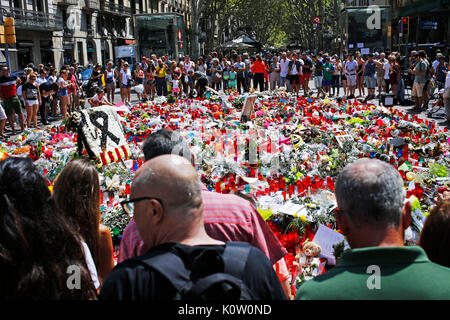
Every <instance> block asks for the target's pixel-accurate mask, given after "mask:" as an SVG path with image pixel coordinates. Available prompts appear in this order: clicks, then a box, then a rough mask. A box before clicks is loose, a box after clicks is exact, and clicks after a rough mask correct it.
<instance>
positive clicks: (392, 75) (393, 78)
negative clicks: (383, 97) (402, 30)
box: [388, 55, 401, 95]
mask: <svg viewBox="0 0 450 320" xmlns="http://www.w3.org/2000/svg"><path fill="white" fill-rule="evenodd" d="M388 61H389V63H390V64H391V66H390V68H389V84H390V85H391V88H392V93H393V94H394V95H395V94H397V85H398V82H399V80H400V74H401V67H400V65H399V64H398V63H397V59H396V58H395V55H390V56H389V57H388Z"/></svg>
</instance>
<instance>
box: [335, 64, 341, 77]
mask: <svg viewBox="0 0 450 320" xmlns="http://www.w3.org/2000/svg"><path fill="white" fill-rule="evenodd" d="M333 66H334V69H333V76H338V75H340V74H341V71H340V70H339V69H341V68H342V64H341V63H340V62H339V63H338V64H337V65H335V64H334V63H333Z"/></svg>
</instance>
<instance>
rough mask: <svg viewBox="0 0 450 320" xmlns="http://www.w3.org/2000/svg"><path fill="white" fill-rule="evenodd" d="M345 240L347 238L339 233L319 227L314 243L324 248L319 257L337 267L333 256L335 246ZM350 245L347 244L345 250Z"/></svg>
mask: <svg viewBox="0 0 450 320" xmlns="http://www.w3.org/2000/svg"><path fill="white" fill-rule="evenodd" d="M343 240H345V237H344V236H343V235H342V234H340V233H339V232H336V231H334V230H333V229H330V228H328V227H326V226H324V225H319V229H318V230H317V232H316V234H315V236H314V239H313V242H314V243H316V244H318V245H319V246H320V247H321V248H322V252H321V253H320V255H319V257H321V258H327V260H328V264H330V265H335V264H336V258H335V257H334V255H333V252H334V249H333V245H335V244H337V243H339V242H341V241H343ZM348 247H349V246H348V243H346V246H345V248H348Z"/></svg>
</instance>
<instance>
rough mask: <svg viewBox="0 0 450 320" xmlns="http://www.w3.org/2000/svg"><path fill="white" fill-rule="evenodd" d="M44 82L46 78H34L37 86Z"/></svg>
mask: <svg viewBox="0 0 450 320" xmlns="http://www.w3.org/2000/svg"><path fill="white" fill-rule="evenodd" d="M45 82H47V79H42V78H41V77H38V78H37V79H36V84H37V85H38V86H40V85H41V84H43V83H45Z"/></svg>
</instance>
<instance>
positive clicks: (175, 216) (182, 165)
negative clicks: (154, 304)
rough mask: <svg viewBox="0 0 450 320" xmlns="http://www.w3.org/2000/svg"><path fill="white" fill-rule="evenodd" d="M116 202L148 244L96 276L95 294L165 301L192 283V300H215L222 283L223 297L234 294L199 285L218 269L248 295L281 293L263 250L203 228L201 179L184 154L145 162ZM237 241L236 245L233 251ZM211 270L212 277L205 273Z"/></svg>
mask: <svg viewBox="0 0 450 320" xmlns="http://www.w3.org/2000/svg"><path fill="white" fill-rule="evenodd" d="M122 206H123V209H124V210H125V212H127V213H128V214H131V215H133V217H134V220H135V222H136V226H137V229H138V231H139V234H140V236H141V237H142V239H143V241H144V243H145V245H146V246H147V247H148V248H150V249H149V251H148V252H147V253H146V254H144V255H142V256H139V257H136V258H132V259H129V260H127V261H124V262H122V263H120V264H118V265H117V266H116V267H115V268H114V269H113V270H112V271H111V273H110V274H109V276H108V277H107V278H106V280H105V282H104V283H103V288H102V290H101V292H100V299H104V300H122V299H124V300H172V299H174V298H176V297H177V296H178V295H181V297H186V296H185V294H186V292H185V291H184V290H181V289H180V288H189V287H190V285H191V284H192V283H194V287H193V288H196V289H195V290H194V289H193V290H187V291H189V292H190V293H191V294H192V295H190V296H189V297H193V299H196V297H197V298H204V297H206V298H207V299H208V297H210V298H215V299H218V298H219V299H220V298H223V296H215V293H217V292H222V290H223V292H226V293H228V294H230V296H228V297H235V296H237V294H236V295H235V294H234V293H232V292H230V291H228V290H225V289H224V287H223V286H220V287H217V286H208V285H205V286H203V285H202V286H200V283H202V284H205V283H214V284H219V283H221V284H222V285H224V282H222V280H219V279H218V277H219V275H221V276H220V277H222V276H223V275H226V277H227V279H229V280H230V282H228V280H227V283H229V284H230V286H231V287H232V286H233V279H239V283H240V286H241V287H240V290H245V288H248V289H249V292H251V296H252V297H251V298H252V299H256V300H260V299H264V300H274V299H275V300H283V299H285V298H286V297H285V295H284V292H283V289H282V287H281V284H280V282H279V280H278V278H277V275H276V274H275V271H274V270H273V269H272V264H271V263H270V261H269V260H268V259H267V257H266V256H265V255H264V253H262V252H261V251H260V250H258V249H257V248H254V247H253V246H251V245H250V244H248V243H234V244H233V243H231V244H230V243H229V242H227V243H225V241H221V240H216V239H214V238H212V237H211V236H209V235H208V233H207V232H206V229H205V224H204V216H203V211H204V210H203V196H202V186H201V183H200V181H199V177H198V175H197V172H196V171H195V168H194V167H193V166H192V164H191V163H190V161H188V160H187V159H186V158H183V157H180V156H178V155H161V156H158V157H156V158H153V159H152V160H150V161H147V162H146V163H144V164H143V165H142V167H141V168H140V169H139V170H138V171H137V172H136V176H135V178H134V179H133V183H132V185H131V192H130V200H127V201H124V202H122ZM236 246H238V250H234V249H236ZM230 248H231V249H230ZM241 252H245V253H246V254H245V255H243V259H241V261H239V262H236V261H235V259H234V257H240V256H241V255H240V253H241ZM233 254H234V255H233ZM233 264H238V265H241V266H242V269H240V268H236V269H239V270H240V271H241V272H235V271H236V269H235V268H234V265H233ZM210 275H213V276H214V277H215V278H214V280H212V279H213V278H211V277H209V278H208V276H210ZM230 277H231V278H230ZM197 281H198V282H197ZM196 284H198V286H195V285H196ZM197 289H198V291H197ZM197 292H201V293H202V294H198V295H197Z"/></svg>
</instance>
